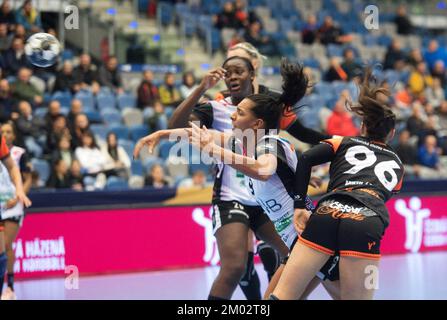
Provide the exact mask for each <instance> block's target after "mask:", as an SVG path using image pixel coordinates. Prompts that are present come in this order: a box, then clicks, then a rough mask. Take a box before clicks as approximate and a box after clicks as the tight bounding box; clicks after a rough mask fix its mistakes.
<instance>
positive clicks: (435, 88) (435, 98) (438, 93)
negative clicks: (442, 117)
mask: <svg viewBox="0 0 447 320" xmlns="http://www.w3.org/2000/svg"><path fill="white" fill-rule="evenodd" d="M425 99H427V101H428V102H429V103H430V104H432V105H433V106H434V107H435V108H437V107H439V106H440V105H441V102H442V101H443V100H444V99H445V93H444V89H443V88H442V86H441V81H440V79H439V78H433V82H432V85H431V86H429V87H427V88H426V89H425Z"/></svg>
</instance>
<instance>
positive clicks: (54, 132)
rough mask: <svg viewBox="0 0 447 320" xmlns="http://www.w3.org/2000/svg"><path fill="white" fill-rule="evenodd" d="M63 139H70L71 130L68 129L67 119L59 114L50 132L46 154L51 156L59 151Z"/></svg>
mask: <svg viewBox="0 0 447 320" xmlns="http://www.w3.org/2000/svg"><path fill="white" fill-rule="evenodd" d="M62 137H67V138H69V139H70V130H69V129H68V127H67V119H65V117H64V116H63V115H61V114H59V115H57V116H56V117H55V118H54V121H53V123H52V126H51V129H50V130H49V131H48V135H47V145H46V150H45V154H47V155H51V153H52V151H53V150H56V149H57V147H58V143H59V140H60V139H61V138H62Z"/></svg>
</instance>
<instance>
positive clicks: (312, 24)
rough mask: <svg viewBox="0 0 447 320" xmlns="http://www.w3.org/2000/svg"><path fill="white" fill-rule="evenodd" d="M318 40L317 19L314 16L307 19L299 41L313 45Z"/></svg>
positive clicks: (311, 15)
mask: <svg viewBox="0 0 447 320" xmlns="http://www.w3.org/2000/svg"><path fill="white" fill-rule="evenodd" d="M317 38H318V25H317V18H316V17H315V15H314V14H310V15H309V16H308V17H307V23H306V24H305V25H304V27H303V30H302V31H301V41H302V42H303V43H306V44H313V43H314V42H315V41H316V40H317Z"/></svg>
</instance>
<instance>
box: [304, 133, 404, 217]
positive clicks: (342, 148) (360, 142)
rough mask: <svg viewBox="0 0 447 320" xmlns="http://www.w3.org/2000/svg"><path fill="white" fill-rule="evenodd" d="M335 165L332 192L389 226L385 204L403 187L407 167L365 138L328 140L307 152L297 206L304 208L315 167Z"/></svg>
mask: <svg viewBox="0 0 447 320" xmlns="http://www.w3.org/2000/svg"><path fill="white" fill-rule="evenodd" d="M329 161H330V162H331V167H330V170H329V175H330V181H329V186H328V193H327V194H325V195H324V196H323V197H322V199H321V200H323V199H326V198H328V197H330V196H332V195H334V194H340V195H346V196H349V197H352V198H354V199H356V200H358V201H360V202H361V203H363V204H364V205H365V206H367V207H368V208H369V209H371V210H373V211H374V212H376V213H377V214H379V215H380V217H381V218H382V219H383V221H384V223H385V225H386V226H387V225H388V223H389V217H388V211H387V209H386V207H385V202H386V201H388V200H389V199H390V198H391V197H392V196H393V194H394V193H398V192H399V191H400V189H401V187H402V179H403V176H404V167H403V164H402V162H401V160H400V159H399V157H398V156H397V154H396V153H395V152H394V151H393V150H392V148H391V147H389V146H388V145H386V144H384V143H381V142H377V141H372V140H371V139H368V138H365V137H345V138H336V139H329V140H325V141H323V142H322V143H320V144H319V145H318V146H315V147H314V148H312V149H310V150H308V151H306V152H305V153H303V154H302V155H301V156H300V157H299V159H298V164H297V170H296V176H295V193H296V200H295V207H296V208H304V206H303V201H302V200H301V199H304V197H305V195H306V194H307V185H308V184H309V179H310V174H311V169H312V166H314V165H318V164H322V163H325V162H329Z"/></svg>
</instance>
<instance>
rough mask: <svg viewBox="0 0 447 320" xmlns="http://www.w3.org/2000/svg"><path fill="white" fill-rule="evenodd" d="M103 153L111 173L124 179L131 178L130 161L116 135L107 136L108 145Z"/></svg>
mask: <svg viewBox="0 0 447 320" xmlns="http://www.w3.org/2000/svg"><path fill="white" fill-rule="evenodd" d="M102 152H103V154H104V155H105V157H106V161H108V162H109V165H108V168H109V170H110V171H111V172H110V173H111V174H113V175H116V176H120V177H123V178H128V177H129V172H130V159H129V156H128V155H127V153H126V151H125V150H124V148H123V147H121V146H119V145H118V139H117V137H116V134H115V133H113V132H109V133H108V134H107V144H106V145H104V147H103V148H102Z"/></svg>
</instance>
